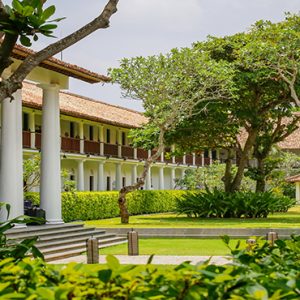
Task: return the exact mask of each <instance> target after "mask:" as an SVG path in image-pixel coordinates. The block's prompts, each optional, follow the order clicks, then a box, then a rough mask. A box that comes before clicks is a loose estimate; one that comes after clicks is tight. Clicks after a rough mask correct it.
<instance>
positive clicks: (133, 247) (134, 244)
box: [127, 228, 139, 255]
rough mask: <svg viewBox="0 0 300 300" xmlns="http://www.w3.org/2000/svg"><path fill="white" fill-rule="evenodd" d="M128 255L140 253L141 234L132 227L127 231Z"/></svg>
mask: <svg viewBox="0 0 300 300" xmlns="http://www.w3.org/2000/svg"><path fill="white" fill-rule="evenodd" d="M127 239H128V255H139V234H138V233H137V232H136V231H134V230H133V228H132V229H131V231H129V232H127Z"/></svg>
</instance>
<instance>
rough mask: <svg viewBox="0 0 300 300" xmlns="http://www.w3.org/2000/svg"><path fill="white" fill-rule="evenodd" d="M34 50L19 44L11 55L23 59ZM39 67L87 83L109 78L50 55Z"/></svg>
mask: <svg viewBox="0 0 300 300" xmlns="http://www.w3.org/2000/svg"><path fill="white" fill-rule="evenodd" d="M34 53H35V51H33V50H31V49H28V48H26V47H23V46H21V45H16V46H15V47H14V50H13V53H12V57H13V58H15V59H19V60H24V59H25V58H26V57H27V56H28V55H32V54H34ZM40 66H41V67H43V68H45V69H49V70H52V71H56V72H58V73H61V74H65V75H67V76H70V77H73V78H77V79H80V80H82V81H86V82H89V83H97V82H108V81H110V78H109V77H107V76H104V75H101V74H97V73H94V72H91V71H89V70H87V69H84V68H81V67H78V66H76V65H72V64H69V63H66V62H64V61H61V60H59V59H57V58H55V57H50V58H48V59H46V60H44V61H43V62H42V63H41V64H40Z"/></svg>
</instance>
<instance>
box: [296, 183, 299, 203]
mask: <svg viewBox="0 0 300 300" xmlns="http://www.w3.org/2000/svg"><path fill="white" fill-rule="evenodd" d="M296 203H297V204H300V182H296Z"/></svg>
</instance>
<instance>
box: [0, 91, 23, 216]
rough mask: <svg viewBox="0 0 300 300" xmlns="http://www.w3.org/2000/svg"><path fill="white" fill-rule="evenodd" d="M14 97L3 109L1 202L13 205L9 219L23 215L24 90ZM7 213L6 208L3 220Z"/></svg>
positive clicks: (5, 100)
mask: <svg viewBox="0 0 300 300" xmlns="http://www.w3.org/2000/svg"><path fill="white" fill-rule="evenodd" d="M13 97H14V100H11V99H9V98H7V99H4V101H3V102H2V110H1V113H2V117H1V123H2V126H1V127H2V134H1V168H0V202H6V203H9V204H10V206H11V208H10V216H9V218H10V219H11V218H15V217H17V216H19V215H23V214H24V203H23V151H22V147H23V144H22V94H21V90H18V91H17V92H15V93H14V94H13ZM6 216H7V215H6V212H4V211H3V213H1V220H2V221H4V220H5V219H6Z"/></svg>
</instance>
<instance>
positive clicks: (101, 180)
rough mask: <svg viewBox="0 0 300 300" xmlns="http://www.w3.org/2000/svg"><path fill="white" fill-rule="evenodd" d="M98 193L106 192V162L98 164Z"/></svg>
mask: <svg viewBox="0 0 300 300" xmlns="http://www.w3.org/2000/svg"><path fill="white" fill-rule="evenodd" d="M98 191H104V161H99V164H98Z"/></svg>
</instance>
